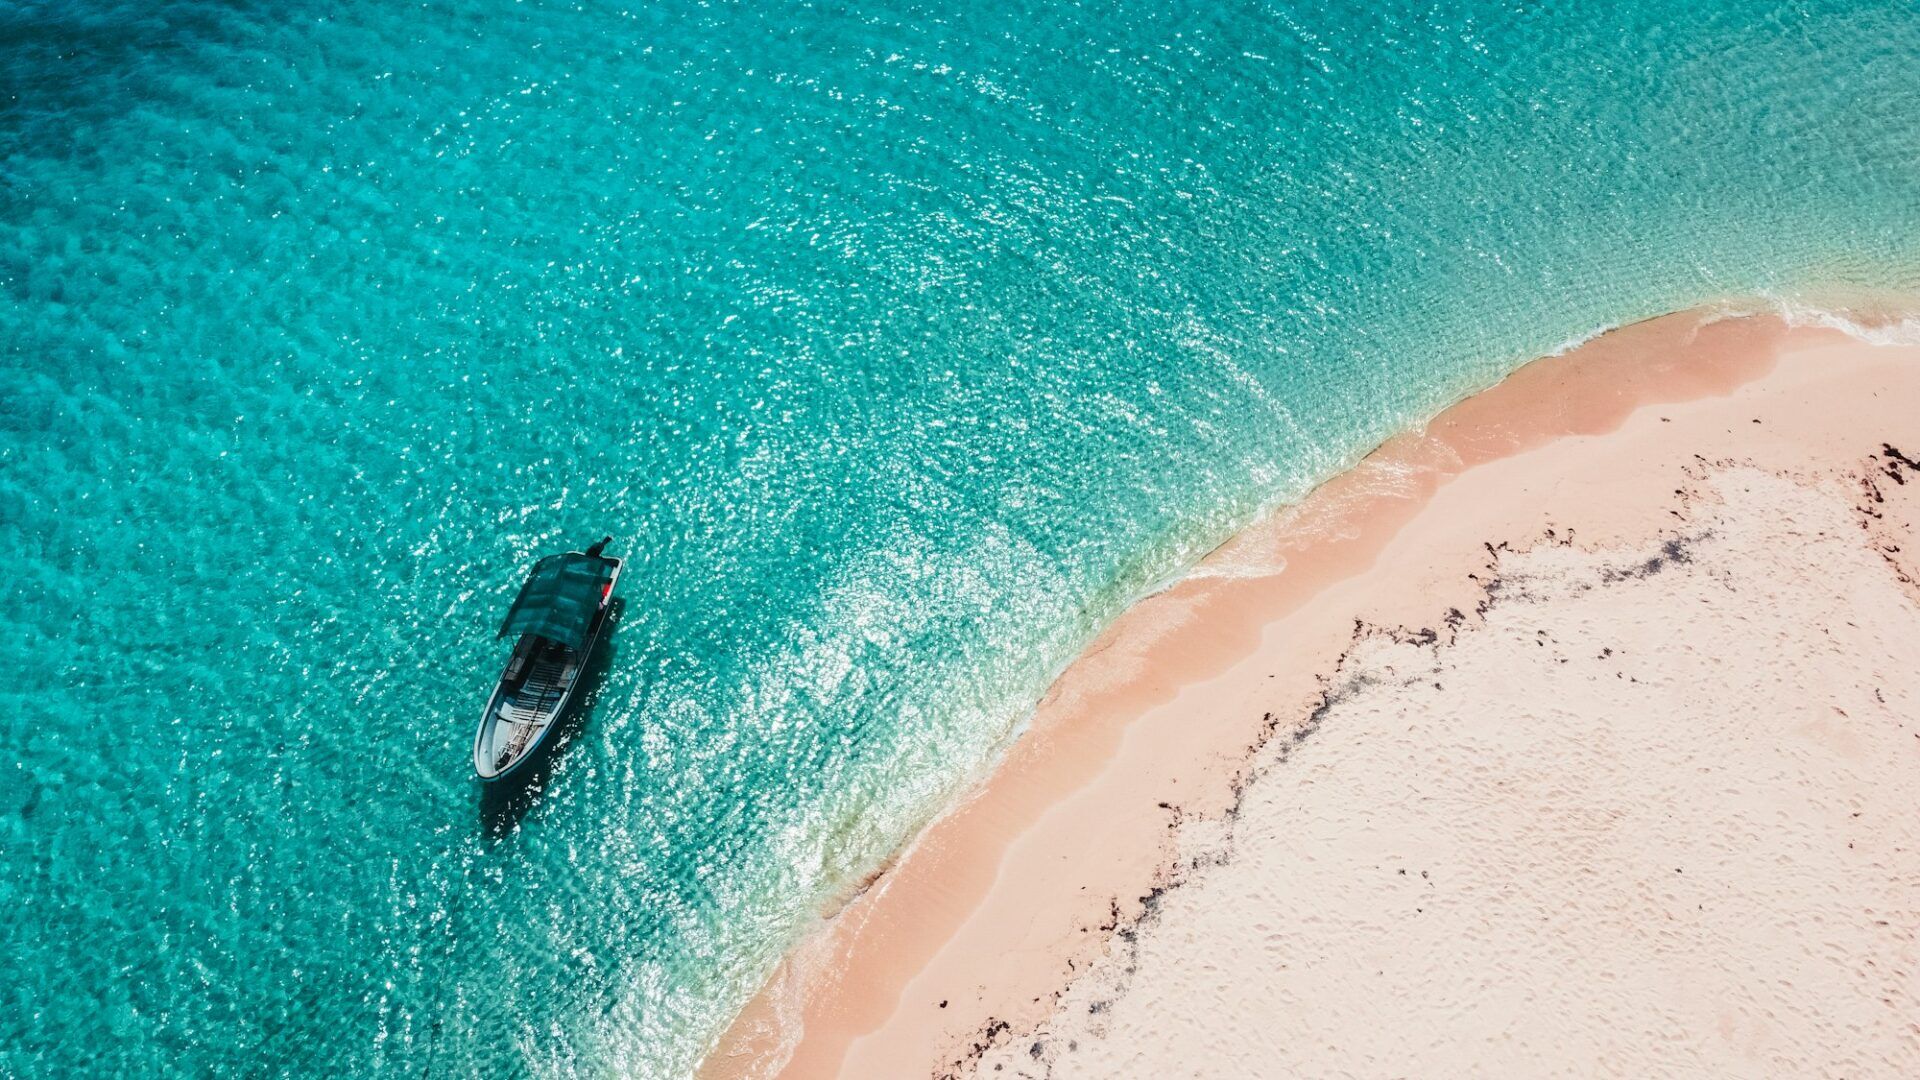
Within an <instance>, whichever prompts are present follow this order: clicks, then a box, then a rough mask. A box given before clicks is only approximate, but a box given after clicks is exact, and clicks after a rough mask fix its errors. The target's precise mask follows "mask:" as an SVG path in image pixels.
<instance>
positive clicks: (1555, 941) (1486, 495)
mask: <svg viewBox="0 0 1920 1080" xmlns="http://www.w3.org/2000/svg"><path fill="white" fill-rule="evenodd" d="M1916 406H1920V348H1914V347H1907V346H1890V345H1872V344H1868V343H1865V342H1863V341H1860V340H1857V339H1855V338H1852V337H1848V336H1846V335H1844V334H1842V333H1839V332H1837V331H1834V330H1829V329H1811V328H1793V327H1789V326H1788V325H1787V324H1785V323H1784V322H1782V321H1781V320H1779V319H1778V318H1775V317H1771V316H1762V317H1748V318H1732V319H1729V318H1720V317H1718V316H1713V315H1708V314H1703V313H1686V314H1681V315H1676V316H1671V317H1668V318H1664V319H1659V320H1654V321H1652V322H1649V323H1644V324H1639V325H1636V326H1633V327H1628V328H1626V329H1623V330H1620V331H1616V332H1613V333H1610V334H1607V335H1604V336H1602V337H1601V338H1599V339H1596V340H1595V341H1593V342H1590V343H1588V344H1586V345H1583V346H1581V347H1580V348H1579V349H1576V350H1575V351H1574V352H1572V353H1570V354H1568V355H1566V356H1562V357H1556V358H1550V359H1547V360H1543V361H1540V362H1537V363H1535V364H1532V365H1529V366H1528V367H1526V368H1524V369H1522V370H1521V371H1520V372H1519V373H1517V374H1516V375H1515V376H1513V377H1512V378H1510V379H1508V380H1507V381H1506V382H1504V383H1502V384H1500V385H1499V386H1497V387H1495V388H1493V389H1491V390H1489V391H1486V392H1484V393H1482V394H1479V395H1476V396H1475V397H1473V398H1470V399H1468V400H1467V401H1464V402H1462V403H1460V404H1459V405H1457V406H1455V407H1454V408H1452V409H1450V410H1448V411H1447V412H1446V413H1443V414H1442V415H1441V416H1440V417H1438V418H1436V419H1435V420H1434V421H1433V422H1432V423H1431V424H1430V425H1428V427H1427V428H1426V429H1425V430H1424V431H1422V432H1415V433H1410V434H1408V435H1406V436H1403V437H1401V438H1399V439H1396V440H1394V441H1393V442H1391V443H1389V444H1388V445H1386V446H1385V447H1382V448H1381V449H1380V450H1379V451H1377V452H1376V453H1375V454H1374V455H1372V456H1371V457H1370V458H1368V459H1367V461H1366V462H1364V463H1362V465H1360V466H1359V467H1357V468H1356V469H1354V470H1351V471H1350V472H1348V473H1347V474H1344V475H1342V476H1341V477H1339V478H1337V479H1336V480H1334V481H1332V482H1330V483H1329V484H1327V485H1325V486H1324V487H1322V488H1321V489H1320V490H1319V491H1317V492H1315V493H1314V495H1313V496H1311V497H1310V498H1309V499H1308V500H1306V501H1305V502H1303V503H1302V504H1301V505H1299V506H1297V507H1294V508H1292V509H1290V510H1288V511H1286V512H1284V513H1281V514H1278V515H1276V516H1275V517H1274V518H1272V519H1271V520H1269V521H1266V522H1263V523H1261V524H1259V525H1257V526H1256V527H1254V528H1252V529H1249V530H1248V531H1247V532H1245V533H1244V534H1242V535H1241V536H1240V537H1239V538H1237V539H1236V540H1235V541H1234V542H1233V543H1231V544H1229V545H1227V546H1226V547H1225V548H1223V549H1222V550H1221V551H1219V552H1217V553H1216V554H1215V555H1214V556H1212V557H1210V558H1209V560H1207V562H1206V563H1205V564H1203V565H1202V566H1201V567H1200V568H1198V569H1197V570H1196V571H1195V573H1194V574H1193V575H1191V576H1190V577H1189V578H1187V579H1186V580H1184V581H1183V582H1181V583H1180V584H1179V585H1177V586H1176V587H1174V588H1172V589H1169V590H1167V591H1166V592H1163V593H1161V594H1159V595H1156V596H1154V597H1151V598H1149V599H1148V600H1146V601H1143V602H1142V603H1140V604H1139V605H1136V607H1135V608H1134V609H1132V610H1131V611H1130V612H1129V613H1128V614H1127V615H1126V616H1125V617H1124V618H1122V619H1121V620H1119V621H1118V622H1117V623H1116V624H1115V625H1114V626H1113V627H1112V628H1111V629H1110V630H1109V631H1108V632H1107V633H1106V634H1105V635H1104V636H1103V637H1102V639H1101V640H1100V641H1099V642H1097V643H1096V644H1095V645H1094V646H1093V647H1092V648H1090V649H1089V650H1088V652H1087V654H1086V655H1085V656H1083V657H1082V658H1081V659H1080V660H1079V661H1077V662H1076V663H1075V664H1074V665H1073V666H1072V667H1071V668H1070V669H1069V670H1068V671H1067V672H1066V673H1065V674H1064V675H1063V676H1062V677H1061V679H1060V681H1059V682H1058V684H1057V685H1056V686H1055V688H1054V689H1053V691H1052V692H1051V693H1050V694H1049V695H1048V697H1047V699H1046V700H1045V701H1044V702H1043V703H1042V705H1041V706H1040V709H1039V711H1038V713H1037V714H1036V717H1035V719H1034V722H1033V725H1032V728H1031V730H1030V731H1029V732H1028V734H1027V735H1026V736H1024V737H1023V738H1022V739H1021V740H1020V741H1019V742H1018V743H1016V744H1015V746H1014V747H1013V748H1012V749H1011V750H1010V751H1009V753H1008V755H1007V758H1006V760H1005V762H1004V763H1003V764H1002V766H1001V767H1000V768H999V769H998V770H997V771H996V772H995V773H994V774H993V776H992V777H991V778H989V779H988V780H987V782H986V783H985V784H984V785H983V786H982V787H981V788H980V789H979V790H978V791H976V792H975V793H973V794H972V795H971V796H970V797H969V798H968V799H967V800H966V801H965V802H963V803H962V804H961V805H960V806H958V807H956V808H955V809H954V810H953V811H951V812H950V813H948V814H947V815H945V816H943V817H942V818H940V819H939V820H938V821H936V822H935V823H934V824H933V825H932V826H930V827H929V829H928V830H927V831H926V832H925V833H924V834H923V835H922V837H921V838H920V839H919V840H918V841H917V842H916V843H915V844H914V845H913V846H912V847H911V848H910V849H909V850H908V851H907V852H905V853H904V854H903V855H902V856H901V857H900V859H899V860H897V862H896V864H895V865H894V866H893V867H892V868H890V869H889V871H888V872H887V873H885V874H884V875H882V876H881V877H880V878H879V879H878V880H877V881H876V882H875V883H874V884H873V886H872V887H871V888H869V889H867V890H866V891H865V892H864V893H863V894H862V895H860V896H859V897H858V898H857V899H855V900H854V901H853V902H851V903H850V904H849V905H848V906H847V907H846V908H845V909H844V910H843V911H841V912H839V913H837V914H836V915H834V916H833V917H832V918H831V919H830V920H828V921H826V922H824V923H823V925H822V926H821V928H820V930H819V932H818V933H816V934H814V935H812V936H811V937H810V938H809V939H808V941H807V942H806V943H805V944H804V945H803V946H802V947H801V948H800V949H799V950H797V951H796V952H795V953H794V954H793V956H791V957H790V958H789V960H788V961H787V962H786V964H785V965H783V968H782V970H781V972H780V973H779V974H778V975H777V976H776V977H775V979H774V980H773V981H772V982H771V983H770V984H769V985H768V987H767V988H766V990H765V991H763V993H762V994H761V995H760V997H759V999H758V1000H756V1002H755V1003H754V1004H753V1005H752V1006H750V1007H749V1008H748V1009H747V1010H746V1011H745V1012H744V1013H743V1014H742V1015H741V1018H740V1019H739V1020H738V1021H737V1022H736V1024H735V1025H734V1028H733V1030H732V1031H730V1032H729V1033H728V1034H727V1035H726V1037H725V1038H724V1039H723V1040H722V1041H721V1043H720V1044H719V1046H718V1047H716V1049H715V1050H714V1052H713V1053H712V1054H711V1055H710V1056H709V1059H708V1061H707V1064H706V1067H705V1074H706V1075H709V1076H772V1075H784V1076H793V1077H825V1076H848V1077H917V1076H970V1075H991V1076H1023V1077H1056V1078H1064V1077H1082V1076H1084V1077H1164V1076H1208V1077H1217V1076H1296V1075H1306V1076H1321V1075H1349V1076H1395V1075H1435V1074H1439V1075H1459V1074H1469V1075H1511V1074H1523V1075H1553V1074H1559V1073H1566V1074H1573V1075H1595V1074H1600V1075H1620V1076H1625V1075H1634V1076H1640V1075H1664V1074H1685V1075H1730V1076H1763V1075H1783V1074H1786V1075H1846V1076H1910V1075H1916V1074H1920V1026H1917V1025H1916V1020H1915V1018H1916V1017H1920V816H1916V815H1915V814H1914V813H1913V808H1914V807H1915V806H1916V805H1920V665H1916V663H1915V658H1916V656H1920V586H1917V585H1916V580H1917V579H1920V548H1915V547H1914V546H1913V545H1912V543H1911V538H1912V535H1913V528H1914V524H1915V521H1916V517H1920V472H1917V471H1916V470H1915V468H1914V466H1913V465H1912V463H1911V462H1910V461H1909V460H1908V458H1907V452H1908V451H1909V450H1911V451H1912V452H1913V453H1914V454H1915V456H1916V457H1920V407H1916Z"/></svg>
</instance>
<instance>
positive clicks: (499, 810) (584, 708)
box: [480, 596, 627, 840]
mask: <svg viewBox="0 0 1920 1080" xmlns="http://www.w3.org/2000/svg"><path fill="white" fill-rule="evenodd" d="M626 605H627V602H626V599H625V598H624V597H619V596H616V597H614V598H613V603H612V604H611V605H610V606H609V607H608V608H607V625H606V626H605V627H604V628H602V630H601V632H600V642H599V645H598V647H596V648H595V649H594V650H593V655H592V656H590V657H588V658H587V669H586V670H585V671H583V672H581V674H580V694H579V699H578V701H577V702H576V703H575V704H574V705H573V706H572V707H571V708H569V709H568V710H567V711H566V712H565V713H564V714H562V715H561V717H560V719H559V721H557V722H556V723H555V725H554V729H553V730H552V731H551V732H548V734H547V738H546V741H545V742H543V743H541V744H540V748H539V749H538V750H536V751H534V755H533V760H531V761H529V762H527V763H526V764H525V765H523V766H521V767H520V769H519V770H518V771H517V772H515V773H514V774H513V775H512V776H509V777H507V778H506V779H504V780H498V781H495V782H493V783H491V784H485V783H483V784H481V785H480V827H481V828H482V829H484V830H485V831H486V834H487V836H488V837H489V838H490V839H494V840H498V839H501V838H503V837H506V836H509V835H511V834H512V833H513V830H514V829H515V828H517V827H519V825H520V821H521V819H522V818H525V817H526V816H527V812H528V811H530V810H532V809H533V807H534V804H536V803H538V802H539V801H540V799H541V797H542V795H544V794H545V792H546V790H547V783H548V781H550V780H551V779H552V777H553V766H554V764H555V762H557V761H558V760H559V759H560V756H561V755H562V754H564V753H565V752H566V748H567V745H568V744H569V743H571V742H573V740H574V737H575V736H577V735H579V734H580V731H581V729H583V728H585V727H586V724H587V720H588V718H589V717H590V716H591V715H592V713H593V708H594V706H595V705H597V704H598V703H599V701H600V686H601V684H602V683H604V682H605V681H606V678H607V672H609V671H611V670H612V669H613V658H614V656H615V654H617V653H618V652H619V651H620V648H619V641H618V636H617V635H616V634H615V633H614V631H616V630H618V629H619V628H620V616H621V614H622V613H623V612H624V611H625V610H626Z"/></svg>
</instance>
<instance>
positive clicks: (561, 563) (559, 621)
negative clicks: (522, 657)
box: [500, 551, 614, 649]
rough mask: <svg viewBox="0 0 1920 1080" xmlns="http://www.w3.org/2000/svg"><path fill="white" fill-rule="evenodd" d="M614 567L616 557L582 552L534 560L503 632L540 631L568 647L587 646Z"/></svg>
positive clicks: (509, 611) (509, 613) (541, 635)
mask: <svg viewBox="0 0 1920 1080" xmlns="http://www.w3.org/2000/svg"><path fill="white" fill-rule="evenodd" d="M613 568H614V563H613V560H611V559H603V558H601V557H600V556H598V555H583V554H581V553H580V552H577V551H570V552H568V553H567V554H565V555H549V556H547V557H546V558H544V559H541V560H540V561H539V562H537V563H534V564H533V573H531V574H529V575H527V583H526V584H525V585H523V586H521V587H520V598H519V599H517V600H515V601H514V602H513V607H512V608H510V609H509V610H508V611H507V620H506V621H505V622H503V623H501V624H500V636H501V637H506V636H507V635H508V634H513V635H516V636H518V635H520V634H535V635H538V636H540V637H543V638H546V639H548V640H549V641H557V642H559V643H561V644H562V645H565V646H566V647H567V648H569V649H578V648H580V647H581V646H583V645H585V644H586V642H587V631H588V630H589V629H591V628H592V626H593V616H594V613H595V612H597V611H599V610H600V597H601V595H602V594H603V593H604V592H605V591H606V588H607V582H609V581H611V580H613Z"/></svg>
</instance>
